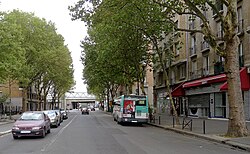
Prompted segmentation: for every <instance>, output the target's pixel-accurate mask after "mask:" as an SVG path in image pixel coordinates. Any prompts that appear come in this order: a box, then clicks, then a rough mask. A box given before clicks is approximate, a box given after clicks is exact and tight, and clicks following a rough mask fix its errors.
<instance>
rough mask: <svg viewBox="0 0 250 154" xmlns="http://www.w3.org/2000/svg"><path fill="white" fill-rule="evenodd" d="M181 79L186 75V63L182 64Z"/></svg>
mask: <svg viewBox="0 0 250 154" xmlns="http://www.w3.org/2000/svg"><path fill="white" fill-rule="evenodd" d="M179 70H180V79H184V78H185V77H186V67H185V65H181V66H180V69H179Z"/></svg>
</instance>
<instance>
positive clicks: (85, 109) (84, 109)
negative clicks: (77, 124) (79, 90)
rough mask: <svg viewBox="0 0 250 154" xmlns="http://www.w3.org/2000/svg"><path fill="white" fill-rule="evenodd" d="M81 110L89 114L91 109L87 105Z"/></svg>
mask: <svg viewBox="0 0 250 154" xmlns="http://www.w3.org/2000/svg"><path fill="white" fill-rule="evenodd" d="M81 111H82V114H89V109H88V108H86V107H83V108H82V109H81Z"/></svg>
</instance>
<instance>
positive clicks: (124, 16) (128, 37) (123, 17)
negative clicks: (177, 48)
mask: <svg viewBox="0 0 250 154" xmlns="http://www.w3.org/2000/svg"><path fill="white" fill-rule="evenodd" d="M85 2H87V1H84V0H82V1H79V2H78V3H77V4H76V5H75V6H74V7H71V8H70V10H71V12H73V13H72V17H73V18H74V19H81V20H83V21H85V22H86V23H87V25H88V26H89V27H91V26H93V25H95V24H96V23H97V24H99V23H100V22H103V23H104V25H105V26H106V27H108V26H110V27H112V29H113V30H112V29H109V30H106V29H104V31H105V32H104V33H101V32H100V31H97V32H98V33H101V34H102V35H103V36H105V38H103V37H96V38H97V39H99V40H102V41H103V42H105V40H107V38H106V36H107V34H112V35H113V36H115V38H112V40H111V41H110V40H109V43H110V42H111V43H112V45H113V46H114V45H115V44H118V49H116V50H114V51H113V50H109V51H111V53H112V55H114V54H115V53H117V52H119V53H120V57H124V59H126V61H120V64H121V62H123V63H122V64H123V66H125V69H123V70H124V71H125V72H128V71H131V72H134V73H133V76H131V73H125V74H124V76H126V78H127V80H130V81H131V82H132V83H133V82H141V89H142V92H143V93H145V92H144V91H143V85H144V84H142V83H144V78H145V70H144V69H143V67H145V64H146V66H147V65H150V64H151V61H152V56H151V55H150V54H152V53H156V55H157V56H156V61H157V62H158V63H159V64H160V65H159V66H160V67H161V68H162V70H163V71H164V76H165V77H166V81H167V83H166V84H167V92H168V94H169V97H170V101H171V104H172V106H173V107H172V108H173V111H174V112H173V113H174V115H175V116H176V117H177V116H178V115H177V113H176V110H175V106H174V103H173V101H172V97H171V89H170V85H169V77H168V73H167V68H166V67H165V66H166V63H167V62H168V61H169V58H166V55H170V53H169V52H170V51H169V50H166V46H160V45H159V42H160V41H162V40H163V37H162V33H163V32H164V33H170V32H171V31H172V26H171V23H170V24H169V23H168V22H166V18H165V14H164V13H163V12H162V7H159V6H158V5H157V4H154V3H152V1H135V0H130V1H120V0H112V1H110V0H105V1H91V2H92V5H91V6H92V7H91V8H89V7H86V6H88V5H84V4H85ZM97 32H96V33H97ZM104 34H105V35H104ZM97 35H98V34H97ZM119 41H120V42H121V43H120V42H119ZM105 43H106V42H105ZM150 43H151V44H152V45H150V46H153V47H152V48H151V49H150V50H151V53H149V52H146V51H148V49H149V44H150ZM124 47H125V48H124ZM124 49H126V50H124ZM124 52H126V53H124ZM164 52H165V53H164ZM169 57H171V56H169ZM128 59H129V62H133V63H129V64H128V65H126V63H127V62H128ZM142 62H143V63H145V64H144V65H142ZM128 68H131V69H128ZM131 79H132V80H131ZM177 121H178V117H177ZM177 123H179V122H177Z"/></svg>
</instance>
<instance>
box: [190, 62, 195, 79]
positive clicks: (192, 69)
mask: <svg viewBox="0 0 250 154" xmlns="http://www.w3.org/2000/svg"><path fill="white" fill-rule="evenodd" d="M196 76H197V61H196V60H193V61H192V63H191V72H190V77H191V79H195V78H196Z"/></svg>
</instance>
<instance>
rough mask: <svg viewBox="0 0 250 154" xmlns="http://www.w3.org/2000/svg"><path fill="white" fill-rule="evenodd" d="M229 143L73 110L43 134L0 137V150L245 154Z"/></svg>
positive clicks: (11, 153)
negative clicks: (40, 136)
mask: <svg viewBox="0 0 250 154" xmlns="http://www.w3.org/2000/svg"><path fill="white" fill-rule="evenodd" d="M244 153H247V152H245V151H241V150H239V149H233V148H232V147H229V146H226V145H222V144H218V143H213V142H209V141H206V140H201V139H197V138H192V137H189V136H184V135H181V134H177V133H174V132H169V131H166V130H163V129H160V128H156V127H153V126H148V125H142V126H138V125H125V126H121V125H117V124H116V122H114V121H113V119H112V117H111V116H110V115H108V114H106V113H104V112H101V111H95V112H91V113H90V115H81V114H80V112H79V111H78V112H77V111H76V112H72V113H70V115H69V119H67V120H65V121H64V122H63V123H62V124H61V126H59V127H58V128H53V129H52V130H51V133H50V134H47V136H46V137H45V138H34V137H28V138H21V139H18V140H14V139H13V138H12V135H11V134H8V135H4V136H1V137H0V154H244Z"/></svg>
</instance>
